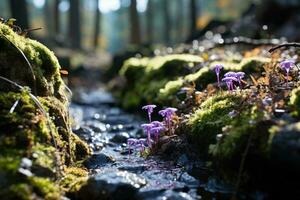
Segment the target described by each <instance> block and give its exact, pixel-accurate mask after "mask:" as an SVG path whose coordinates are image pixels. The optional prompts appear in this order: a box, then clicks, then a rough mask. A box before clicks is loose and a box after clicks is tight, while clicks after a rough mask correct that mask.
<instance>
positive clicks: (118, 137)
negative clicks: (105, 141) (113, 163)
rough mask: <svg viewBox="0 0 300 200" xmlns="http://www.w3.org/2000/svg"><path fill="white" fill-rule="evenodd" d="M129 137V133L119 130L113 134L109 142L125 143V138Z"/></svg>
mask: <svg viewBox="0 0 300 200" xmlns="http://www.w3.org/2000/svg"><path fill="white" fill-rule="evenodd" d="M128 138H129V134H128V133H126V132H121V133H118V134H116V135H115V136H113V138H111V139H110V141H111V142H115V143H119V144H120V143H126V142H127V139H128Z"/></svg>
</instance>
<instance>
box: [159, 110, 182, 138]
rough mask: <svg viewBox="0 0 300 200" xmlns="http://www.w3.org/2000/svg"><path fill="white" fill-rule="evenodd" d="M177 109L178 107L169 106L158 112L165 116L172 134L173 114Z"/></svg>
mask: <svg viewBox="0 0 300 200" xmlns="http://www.w3.org/2000/svg"><path fill="white" fill-rule="evenodd" d="M176 111H177V108H172V107H168V108H166V109H164V110H161V111H159V112H158V114H160V115H161V116H163V117H164V118H165V121H166V123H167V127H168V129H169V131H170V134H171V131H172V130H171V126H172V116H173V115H174V114H175V112H176Z"/></svg>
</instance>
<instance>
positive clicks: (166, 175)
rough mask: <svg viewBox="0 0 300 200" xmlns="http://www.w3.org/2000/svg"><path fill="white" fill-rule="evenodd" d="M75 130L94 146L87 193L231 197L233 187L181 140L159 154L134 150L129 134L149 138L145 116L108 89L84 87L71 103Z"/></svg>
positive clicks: (117, 196)
mask: <svg viewBox="0 0 300 200" xmlns="http://www.w3.org/2000/svg"><path fill="white" fill-rule="evenodd" d="M71 114H72V116H73V118H74V121H75V123H74V124H76V126H74V127H73V130H74V132H75V133H76V134H77V135H78V136H80V137H81V138H83V139H84V140H85V141H87V142H88V144H89V145H90V147H91V148H92V149H93V154H92V156H91V158H89V159H88V160H87V161H85V163H84V164H85V166H86V167H87V168H88V169H89V171H90V175H91V180H92V181H90V184H89V186H88V187H90V188H94V189H90V188H86V192H88V193H89V195H91V196H93V195H94V196H95V197H96V196H97V195H99V194H91V193H95V192H98V191H95V190H103V191H104V193H105V194H106V195H107V196H106V197H109V198H112V199H230V197H231V195H232V188H231V187H226V185H224V184H222V183H219V182H218V181H217V179H215V178H213V175H212V173H211V171H210V170H209V169H208V168H206V167H205V166H206V165H205V163H204V162H201V161H200V160H198V159H197V156H196V155H195V154H193V153H192V150H191V149H190V147H189V145H187V143H186V142H184V141H181V140H180V139H177V140H175V142H173V143H171V144H169V145H168V146H167V147H166V148H165V149H164V150H163V152H161V153H159V154H158V155H154V156H150V157H148V158H143V157H141V156H140V155H139V153H137V152H134V153H131V154H129V151H128V147H127V145H126V142H127V139H128V138H141V137H145V135H144V133H143V131H142V130H141V128H140V124H141V123H143V120H142V119H141V118H140V117H139V116H136V115H132V114H128V113H126V112H124V111H123V110H122V109H120V108H118V107H117V106H116V104H115V101H114V99H113V97H112V96H111V95H110V93H108V92H106V91H105V90H104V89H101V87H100V88H98V89H93V90H90V91H88V90H85V89H78V90H77V91H75V95H74V99H73V102H72V104H71Z"/></svg>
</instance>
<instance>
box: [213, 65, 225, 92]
mask: <svg viewBox="0 0 300 200" xmlns="http://www.w3.org/2000/svg"><path fill="white" fill-rule="evenodd" d="M223 68H224V67H223V65H221V64H216V65H215V67H214V70H215V73H216V75H217V81H218V86H219V87H220V71H221V69H223Z"/></svg>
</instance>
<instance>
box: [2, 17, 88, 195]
mask: <svg viewBox="0 0 300 200" xmlns="http://www.w3.org/2000/svg"><path fill="white" fill-rule="evenodd" d="M0 43H1V46H0V58H1V61H0V73H1V76H4V77H5V78H7V79H9V80H11V81H12V82H16V83H18V84H19V85H21V87H20V88H18V87H15V86H13V84H11V83H8V81H5V80H3V79H1V80H0V81H1V84H0V85H1V86H0V150H1V151H0V179H1V181H0V198H1V199H35V198H37V199H61V198H62V197H63V196H64V195H65V192H66V191H64V190H62V187H63V186H62V185H60V184H59V183H58V182H59V180H60V179H62V178H63V177H64V174H68V173H67V171H68V168H69V167H71V166H72V165H75V163H77V162H80V161H82V160H84V159H85V158H86V157H87V156H88V155H89V154H90V149H89V148H88V145H87V144H86V143H85V142H83V141H82V140H81V139H80V138H79V137H77V136H76V135H74V134H73V133H72V131H71V129H70V119H69V113H68V108H67V103H68V102H67V99H66V95H65V93H64V84H63V82H62V79H61V77H60V72H59V70H60V66H59V64H58V62H57V59H56V57H55V56H54V54H53V53H52V52H51V51H50V50H49V49H47V48H46V47H45V46H43V45H42V44H40V43H38V42H37V41H34V40H30V39H28V38H24V37H23V36H20V35H17V34H16V33H14V32H13V31H12V30H11V29H10V28H9V27H8V26H6V25H4V24H2V23H0ZM22 52H23V53H24V55H25V57H26V58H27V59H28V60H29V62H30V65H31V66H32V69H33V74H34V76H35V78H36V82H35V84H34V81H33V79H32V77H33V76H32V75H33V74H32V71H31V70H30V68H29V65H28V64H27V63H26V60H25V57H24V56H22ZM24 86H29V87H30V88H29V87H24ZM34 86H36V90H35V87H34ZM33 93H34V94H35V95H33ZM24 162H25V164H24ZM26 163H27V164H26ZM24 165H25V166H24ZM78 167H80V164H79V165H78Z"/></svg>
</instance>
